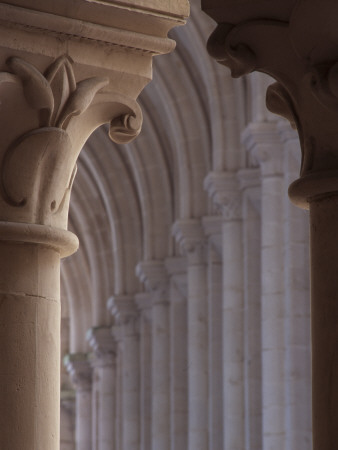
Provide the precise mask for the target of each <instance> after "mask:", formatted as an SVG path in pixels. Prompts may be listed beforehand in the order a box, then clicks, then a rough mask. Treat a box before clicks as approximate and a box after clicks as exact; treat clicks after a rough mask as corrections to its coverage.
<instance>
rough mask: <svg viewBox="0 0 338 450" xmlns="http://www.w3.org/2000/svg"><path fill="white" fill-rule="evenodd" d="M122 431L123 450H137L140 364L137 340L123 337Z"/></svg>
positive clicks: (132, 337) (128, 336) (126, 335)
mask: <svg viewBox="0 0 338 450" xmlns="http://www.w3.org/2000/svg"><path fill="white" fill-rule="evenodd" d="M122 345H123V356H122V429H123V432H122V433H123V450H138V449H139V444H140V442H139V441H140V363H139V338H138V336H137V335H136V334H128V333H127V334H125V335H124V337H123V344H122Z"/></svg>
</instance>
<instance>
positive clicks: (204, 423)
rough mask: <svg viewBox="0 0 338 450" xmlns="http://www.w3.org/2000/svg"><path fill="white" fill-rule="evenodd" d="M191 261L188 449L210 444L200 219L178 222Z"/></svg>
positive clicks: (176, 229)
mask: <svg viewBox="0 0 338 450" xmlns="http://www.w3.org/2000/svg"><path fill="white" fill-rule="evenodd" d="M173 233H174V235H175V238H176V240H177V241H178V243H179V244H180V246H181V250H182V252H183V253H184V254H186V255H187V261H188V268H187V272H188V299H187V301H188V414H189V416H188V449H189V450H205V449H206V448H208V297H207V266H206V256H205V237H204V233H203V229H202V225H201V222H200V221H199V220H195V219H191V220H179V221H177V222H175V224H174V227H173Z"/></svg>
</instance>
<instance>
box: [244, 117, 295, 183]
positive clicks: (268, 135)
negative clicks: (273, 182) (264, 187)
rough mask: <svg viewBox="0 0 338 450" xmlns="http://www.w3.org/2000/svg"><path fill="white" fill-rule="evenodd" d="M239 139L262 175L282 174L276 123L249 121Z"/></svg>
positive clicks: (278, 130)
mask: <svg viewBox="0 0 338 450" xmlns="http://www.w3.org/2000/svg"><path fill="white" fill-rule="evenodd" d="M289 128H290V127H289ZM241 140H242V143H243V145H244V147H245V149H246V151H247V154H248V155H249V158H248V159H249V160H250V161H251V162H252V165H253V166H254V167H260V169H261V172H262V175H263V176H265V175H277V174H283V171H284V167H283V164H284V159H283V153H284V152H283V145H282V141H281V136H280V129H279V127H278V125H277V123H275V122H258V123H250V124H249V125H248V126H247V127H246V128H245V130H244V131H243V133H242V136H241Z"/></svg>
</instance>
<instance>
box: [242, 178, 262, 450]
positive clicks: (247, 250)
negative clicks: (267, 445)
mask: <svg viewBox="0 0 338 450" xmlns="http://www.w3.org/2000/svg"><path fill="white" fill-rule="evenodd" d="M259 180H260V174H259V170H258V169H248V170H243V171H242V172H241V183H242V185H244V187H245V189H244V192H243V200H242V201H243V253H244V351H245V355H244V361H245V364H244V385H245V431H246V432H245V448H248V449H250V450H262V358H261V346H262V343H261V280H260V278H261V240H260V235H261V217H260V211H261V202H260V195H261V193H260V187H258V186H257V184H258V185H259Z"/></svg>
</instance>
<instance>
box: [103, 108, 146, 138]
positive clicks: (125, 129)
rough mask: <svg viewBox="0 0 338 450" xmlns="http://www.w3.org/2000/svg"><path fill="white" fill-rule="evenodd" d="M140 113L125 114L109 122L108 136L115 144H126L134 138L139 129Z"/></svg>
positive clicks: (140, 122) (140, 123)
mask: <svg viewBox="0 0 338 450" xmlns="http://www.w3.org/2000/svg"><path fill="white" fill-rule="evenodd" d="M141 125H142V113H141V110H140V111H139V114H137V115H136V114H134V115H132V114H125V115H123V116H119V117H116V118H115V119H113V120H112V121H111V122H110V128H109V136H110V138H111V140H112V141H114V142H116V143H117V144H126V143H127V142H130V141H131V140H132V139H134V138H135V137H136V136H137V135H138V134H139V133H140V131H141Z"/></svg>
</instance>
